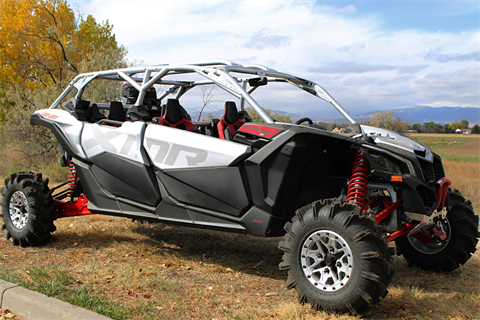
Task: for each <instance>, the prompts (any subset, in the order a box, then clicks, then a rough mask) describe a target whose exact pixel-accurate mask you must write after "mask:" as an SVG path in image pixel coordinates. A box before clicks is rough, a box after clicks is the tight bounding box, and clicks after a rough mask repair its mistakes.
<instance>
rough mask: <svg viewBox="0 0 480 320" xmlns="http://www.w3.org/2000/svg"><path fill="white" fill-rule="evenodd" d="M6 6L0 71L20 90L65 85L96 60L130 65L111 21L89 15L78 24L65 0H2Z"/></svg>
mask: <svg viewBox="0 0 480 320" xmlns="http://www.w3.org/2000/svg"><path fill="white" fill-rule="evenodd" d="M0 8H1V10H0V48H1V51H2V54H1V55H0V77H1V78H2V79H3V80H4V82H6V83H7V84H8V85H11V86H14V88H15V91H16V92H19V91H20V93H21V94H24V95H25V94H26V92H27V91H28V89H38V88H45V87H51V86H55V85H59V86H61V87H63V86H64V85H65V81H69V80H71V79H72V78H73V76H75V75H76V74H78V73H81V72H84V71H90V69H92V68H91V66H90V65H91V64H95V67H102V68H105V69H110V68H115V67H120V66H124V65H125V63H124V59H125V56H126V50H125V48H124V47H123V46H119V45H118V44H117V41H116V39H115V35H114V34H113V33H112V28H113V27H112V26H111V25H110V24H109V23H108V21H107V22H105V23H97V22H96V21H95V18H93V17H92V16H87V18H85V19H83V18H82V19H81V20H80V22H79V24H78V25H77V24H76V19H75V14H74V12H73V10H72V9H71V8H70V7H69V5H68V3H67V2H66V1H65V0H0ZM100 60H101V63H99V62H100ZM10 89H12V88H10ZM25 97H26V96H25Z"/></svg>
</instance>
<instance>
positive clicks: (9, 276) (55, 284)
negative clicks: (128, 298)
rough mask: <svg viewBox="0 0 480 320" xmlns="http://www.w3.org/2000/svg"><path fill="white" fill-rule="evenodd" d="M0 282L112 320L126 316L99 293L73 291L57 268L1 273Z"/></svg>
mask: <svg viewBox="0 0 480 320" xmlns="http://www.w3.org/2000/svg"><path fill="white" fill-rule="evenodd" d="M0 278H2V279H3V280H5V281H9V282H14V283H16V284H17V285H20V286H22V287H25V288H27V289H30V290H33V291H37V292H40V293H43V294H44V295H47V296H49V297H53V298H57V299H60V300H63V301H65V302H69V303H71V304H74V305H76V306H80V307H83V308H86V309H89V310H92V311H95V312H97V313H100V314H103V315H105V316H107V317H110V318H113V319H124V318H125V317H127V316H129V315H130V312H129V310H127V309H126V308H125V307H124V306H122V305H121V304H119V303H116V302H112V301H108V300H107V299H106V298H104V297H103V296H102V295H101V292H100V293H96V292H94V290H93V289H92V288H91V287H88V286H80V287H75V285H76V283H75V279H74V277H73V276H72V275H70V274H69V273H68V272H66V271H65V270H61V269H59V268H43V267H38V268H25V269H24V270H21V271H17V272H11V271H9V270H2V271H1V272H0ZM77 286H78V285H77Z"/></svg>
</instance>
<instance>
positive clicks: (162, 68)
mask: <svg viewBox="0 0 480 320" xmlns="http://www.w3.org/2000/svg"><path fill="white" fill-rule="evenodd" d="M189 73H191V74H199V75H201V76H202V77H203V78H202V79H204V80H192V81H190V80H175V79H174V80H166V79H164V77H166V76H171V75H179V74H189ZM230 73H239V74H245V75H247V76H248V77H246V78H239V77H232V76H231V75H230ZM252 77H259V78H260V79H264V78H265V77H266V78H267V81H268V82H286V83H289V84H291V85H293V86H296V87H298V88H300V89H302V90H304V91H306V92H308V93H310V94H312V95H314V96H317V97H318V98H320V99H322V100H324V101H326V102H328V103H330V104H332V105H333V106H334V107H335V108H336V109H337V110H338V111H339V112H340V113H341V114H342V115H343V116H344V117H345V118H346V119H347V120H348V121H350V122H351V123H355V120H353V118H352V117H351V116H350V115H349V114H348V113H347V112H346V111H345V110H344V109H343V108H342V107H341V106H340V105H339V104H338V102H337V101H335V99H333V97H332V96H330V94H329V93H328V92H327V91H326V90H325V89H323V88H322V87H321V86H320V85H318V84H316V83H315V82H313V81H309V80H306V79H303V78H300V77H297V76H294V75H291V74H288V73H284V72H279V71H277V70H275V69H271V68H268V67H266V66H263V65H258V64H245V65H242V64H239V63H236V62H233V61H229V60H209V61H197V62H184V63H174V64H156V65H152V66H138V67H130V68H123V69H113V70H106V71H96V72H89V73H82V74H79V75H77V76H76V77H75V79H73V81H72V82H71V83H70V85H69V87H67V89H65V91H64V92H63V93H62V94H61V95H60V96H59V97H58V98H57V100H56V101H55V102H54V103H53V104H52V106H51V107H50V108H56V107H57V106H58V105H59V104H60V102H61V101H62V100H63V99H64V98H65V97H66V96H67V94H68V93H69V92H70V91H71V90H72V89H73V87H76V88H77V89H78V90H79V92H78V93H77V96H79V97H81V95H82V93H83V89H84V88H85V86H86V85H87V84H88V83H89V82H90V81H92V80H93V79H95V78H99V79H110V80H117V81H126V82H128V83H130V84H131V85H132V86H133V87H134V88H135V89H137V90H138V91H139V97H138V100H137V103H141V102H142V101H143V98H144V97H145V93H146V90H147V88H149V87H150V86H152V85H154V84H163V85H170V86H172V87H171V90H167V91H166V92H165V93H164V95H162V97H160V99H162V98H163V97H164V96H166V95H168V94H170V93H171V92H170V91H172V92H173V90H175V89H177V88H182V90H183V91H184V92H186V91H188V90H190V89H191V88H193V87H195V86H198V85H209V84H215V85H217V86H219V87H221V88H222V89H224V90H225V91H227V92H229V93H230V94H232V95H233V96H235V97H237V98H238V99H240V100H241V101H242V105H243V103H244V102H245V101H247V102H248V103H249V104H250V105H251V106H252V107H253V108H254V109H255V111H256V112H257V113H258V114H259V115H260V117H262V119H263V120H264V121H265V122H267V123H273V122H274V121H273V120H272V119H271V118H270V117H269V116H268V115H267V114H266V113H265V112H264V110H263V109H262V108H261V107H260V106H259V105H258V104H257V102H256V101H255V100H254V99H253V98H252V97H251V96H250V94H251V93H252V92H253V91H255V89H256V88H257V87H253V88H251V89H250V90H249V91H248V92H247V91H246V85H247V82H248V80H249V79H250V78H252ZM205 78H206V79H205ZM184 92H183V93H184ZM183 93H182V94H183Z"/></svg>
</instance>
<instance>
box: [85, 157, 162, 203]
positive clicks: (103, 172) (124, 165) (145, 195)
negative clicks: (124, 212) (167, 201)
mask: <svg viewBox="0 0 480 320" xmlns="http://www.w3.org/2000/svg"><path fill="white" fill-rule="evenodd" d="M90 160H91V161H92V162H93V164H94V166H93V172H94V173H95V175H96V176H97V177H98V179H99V181H100V183H101V185H102V186H103V187H104V188H105V189H106V190H108V191H109V192H110V193H112V194H114V195H116V196H118V197H122V198H126V199H131V200H133V201H135V202H140V203H143V204H146V205H149V206H156V205H157V204H158V203H159V202H160V200H161V198H160V197H159V191H158V188H157V186H156V181H155V176H154V174H153V170H152V169H150V168H149V167H146V166H145V165H143V164H141V163H137V162H134V161H131V160H129V159H126V158H124V157H120V156H118V155H115V154H111V153H102V154H100V155H97V156H95V157H93V158H91V159H90Z"/></svg>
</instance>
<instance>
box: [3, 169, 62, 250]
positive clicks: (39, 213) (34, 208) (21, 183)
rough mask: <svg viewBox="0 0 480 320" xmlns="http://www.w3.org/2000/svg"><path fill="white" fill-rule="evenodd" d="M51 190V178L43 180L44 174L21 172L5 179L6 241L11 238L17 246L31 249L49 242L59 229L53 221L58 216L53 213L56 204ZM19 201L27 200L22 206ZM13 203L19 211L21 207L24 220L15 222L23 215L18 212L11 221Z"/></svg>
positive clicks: (4, 227) (4, 216)
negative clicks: (49, 180)
mask: <svg viewBox="0 0 480 320" xmlns="http://www.w3.org/2000/svg"><path fill="white" fill-rule="evenodd" d="M49 191H50V190H49V188H48V179H46V180H42V174H41V173H37V174H34V173H32V172H20V173H18V174H12V175H11V176H10V177H9V178H7V179H5V188H4V190H3V200H2V215H3V220H4V224H3V226H2V229H7V240H8V239H10V238H12V242H13V244H14V245H20V246H21V247H28V246H38V245H40V244H42V243H45V242H46V241H48V240H49V239H50V237H51V233H52V232H54V231H55V230H56V228H55V225H54V224H53V221H54V220H55V219H56V218H57V217H56V215H55V213H54V211H53V209H54V207H55V202H54V201H53V199H52V196H51V193H50V192H49ZM13 197H16V199H17V200H16V199H12V198H13ZM18 199H20V200H22V199H23V200H25V202H24V204H23V205H19V204H18V202H19V201H18ZM11 201H12V202H15V203H16V204H17V209H18V207H21V210H22V212H23V220H22V221H18V220H17V219H16V218H18V216H19V215H20V214H18V213H14V214H15V216H14V218H13V219H12V217H11V208H10V203H11ZM17 212H18V211H17ZM14 220H15V222H14Z"/></svg>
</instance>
